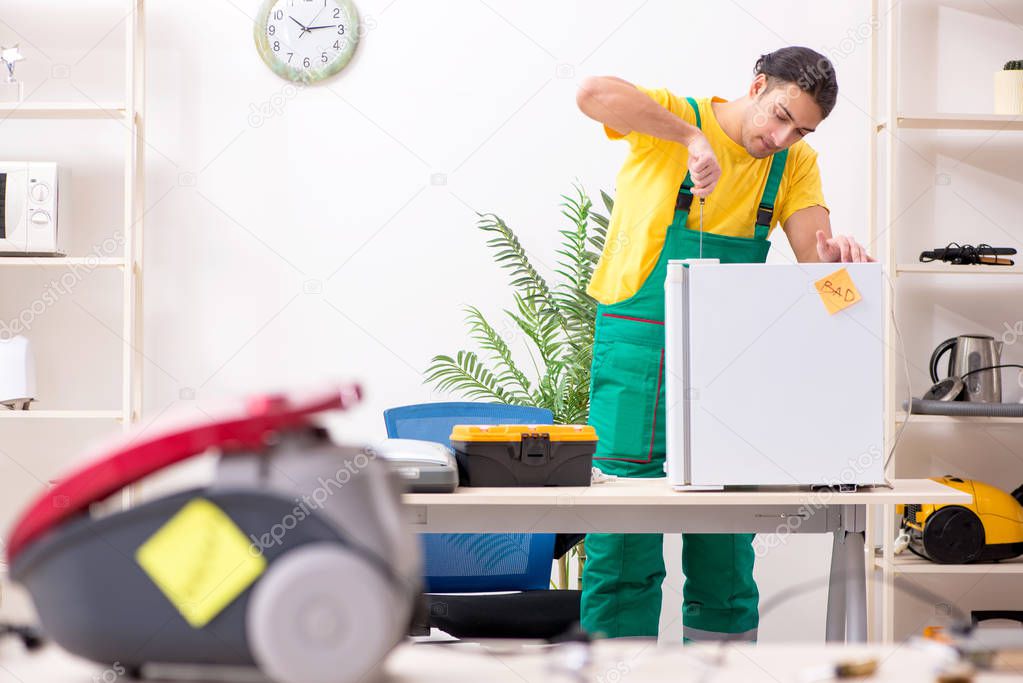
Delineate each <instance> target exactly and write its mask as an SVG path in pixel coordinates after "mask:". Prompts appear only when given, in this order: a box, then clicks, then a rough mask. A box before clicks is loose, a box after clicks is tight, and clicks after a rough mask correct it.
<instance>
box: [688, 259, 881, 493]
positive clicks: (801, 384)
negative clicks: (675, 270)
mask: <svg viewBox="0 0 1023 683" xmlns="http://www.w3.org/2000/svg"><path fill="white" fill-rule="evenodd" d="M840 268H846V269H847V270H848V272H849V274H850V276H851V278H852V281H853V282H854V284H855V286H856V288H857V289H858V290H859V292H860V295H861V296H862V299H861V300H860V301H858V302H856V303H855V304H853V305H851V306H849V307H848V308H845V309H844V310H841V311H839V312H837V313H835V314H830V313H829V312H828V311H827V309H826V307H825V305H824V303H823V301H822V300H821V296H820V294H819V293H818V292H817V289H816V287H815V284H814V283H815V282H816V281H817V280H819V279H821V278H824V277H826V276H828V275H831V274H832V273H834V272H835V271H837V270H839V269H840ZM686 279H687V280H688V286H687V287H686V288H684V289H683V296H685V298H686V301H685V303H684V304H683V306H682V309H683V310H684V320H683V323H682V324H683V325H684V329H683V330H681V335H680V336H682V337H683V338H684V339H685V342H686V343H685V344H683V345H682V348H680V347H679V346H678V343H677V338H678V336H679V331H676V332H675V333H674V338H675V340H676V341H675V342H673V343H674V344H675V345H674V346H673V347H672V348H671V350H670V352H671V354H674V356H675V357H676V358H677V357H680V356H681V358H682V366H681V367H682V382H681V383H679V382H676V383H675V384H676V386H675V389H676V394H674V395H673V397H672V399H670V400H669V401H668V403H669V406H670V405H672V403H674V402H676V401H681V402H682V405H683V406H684V409H685V410H687V411H688V416H687V417H688V429H687V430H685V431H684V434H683V439H682V440H683V442H684V447H685V449H686V451H687V452H688V458H686V456H685V455H684V454H683V457H682V461H683V463H686V461H688V462H687V463H686V464H687V466H686V467H685V469H686V470H687V474H688V476H685V477H684V478H685V479H686V480H687V481H685V483H686V484H689V485H692V486H766V485H782V486H807V485H837V484H856V485H867V484H882V483H884V471H883V470H884V455H883V451H884V416H883V410H884V403H883V401H884V392H883V359H884V329H883V311H884V299H883V297H884V289H883V280H884V276H883V273H882V271H881V266H880V264H877V263H848V264H833V263H832V264H792V265H788V264H777V265H776V264H717V265H714V264H693V265H691V266H690V267H689V272H688V276H687V278H686ZM676 307H677V306H676ZM678 312H679V311H678V310H676V315H677V314H678ZM685 347H688V348H685ZM679 384H681V387H679V386H677V385H679ZM678 391H681V392H682V393H681V394H678V393H677V392H678ZM679 426H680V425H678V424H677V423H675V424H672V423H669V427H670V428H672V429H677V428H678V427H679ZM669 441H670V442H671V443H672V444H673V445H674V441H672V440H671V439H669ZM677 455H678V454H677V451H676V452H675V453H672V454H671V456H670V459H673V458H677ZM673 483H675V482H673Z"/></svg>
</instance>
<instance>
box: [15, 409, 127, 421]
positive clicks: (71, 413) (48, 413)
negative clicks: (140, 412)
mask: <svg viewBox="0 0 1023 683" xmlns="http://www.w3.org/2000/svg"><path fill="white" fill-rule="evenodd" d="M122 416H123V413H122V412H121V411H120V410H0V419H3V420H120V419H121V417H122Z"/></svg>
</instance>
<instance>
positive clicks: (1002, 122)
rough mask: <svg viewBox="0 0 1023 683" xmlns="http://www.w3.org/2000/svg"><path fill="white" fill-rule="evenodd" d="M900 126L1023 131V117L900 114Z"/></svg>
mask: <svg viewBox="0 0 1023 683" xmlns="http://www.w3.org/2000/svg"><path fill="white" fill-rule="evenodd" d="M898 126H899V128H909V129H916V130H994V131H999V130H1005V131H1009V130H1023V115H1005V114H927V115H910V114H899V119H898Z"/></svg>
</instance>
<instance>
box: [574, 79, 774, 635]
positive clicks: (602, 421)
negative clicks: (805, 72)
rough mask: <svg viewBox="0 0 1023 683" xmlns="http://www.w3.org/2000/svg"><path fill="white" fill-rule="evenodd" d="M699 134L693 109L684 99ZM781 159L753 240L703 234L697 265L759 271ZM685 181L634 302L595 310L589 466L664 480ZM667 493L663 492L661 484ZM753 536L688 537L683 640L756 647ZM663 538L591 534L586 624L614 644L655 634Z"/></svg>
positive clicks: (695, 247) (685, 233)
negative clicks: (674, 263)
mask: <svg viewBox="0 0 1023 683" xmlns="http://www.w3.org/2000/svg"><path fill="white" fill-rule="evenodd" d="M688 101H689V105H690V106H691V107H692V108H693V110H694V111H695V112H696V125H697V126H698V127H702V126H701V121H700V112H699V109H698V107H697V105H696V101H695V100H693V99H692V98H689V100H688ZM787 154H788V153H787V151H784V150H783V151H781V152H778V153H777V154H775V155H774V157H773V158H772V160H771V169H770V173H769V175H768V179H767V183H766V185H765V188H764V194H763V197H762V198H761V202H760V206H759V208H758V211H757V220H756V226H755V228H754V236H753V237H752V238H748V237H731V236H726V235H715V234H711V233H704V234H703V257H704V258H716V259H719V260H720V261H721V262H722V263H763V262H764V261H765V260H766V259H767V252H768V250H769V249H770V247H771V243H770V242H769V241H768V239H767V237H768V233H769V232H770V228H771V224H772V222H773V220H774V201H775V197H776V196H777V193H778V186H779V184H780V182H781V177H782V174H783V173H784V169H785V161H786V158H787ZM692 187H693V183H692V180H691V179H690V177H689V174H688V173H686V177H685V180H684V181H683V182H682V185H681V187H679V191H678V198H677V200H676V203H675V214H674V220H672V222H671V225H669V226H668V227H667V232H666V234H665V239H664V247H663V248H662V249H661V253H660V256H659V258H658V260H657V265H656V266H655V267H654V269H653V271H652V272H651V273H650V275H649V276H648V277H647V279H646V280H645V281H644V283H643V285H642V286H641V287H640V289H639V291H637V292H636V293H635V294H634V295H633V296H631V297H629V298H627V299H625V300H623V301H620V302H617V303H614V304H610V305H598V307H597V317H596V331H595V337H594V344H593V365H592V368H591V383H590V417H589V424H590V425H592V426H593V427H594V428H595V429H596V431H597V435H598V436H599V442H598V444H597V452H596V455H595V456H594V465H596V466H597V467H599V468H600V469H601V470H602V471H604V472H606V473H608V474H616V475H618V476H622V477H640V478H642V477H663V476H664V469H663V465H664V454H665V443H664V439H665V436H664V435H665V430H664V421H665V420H664V413H665V410H664V401H665V396H664V381H663V379H664V279H665V275H666V273H667V267H668V260H669V259H687V258H698V257H699V256H700V234H699V231H698V230H694V229H691V228H687V227H686V219H687V218H688V216H689V209H690V206H691V205H692V202H693V194H692ZM666 485H667V484H666ZM752 542H753V534H684V535H683V548H682V571H683V573H684V574H685V577H686V580H685V585H684V589H683V600H684V605H683V609H682V624H683V637H684V639H685V640H689V641H693V640H755V639H756V629H757V624H758V621H759V613H758V609H757V603H758V600H759V592H758V591H757V584H756V582H755V581H754V580H753V546H752ZM661 543H662V542H661V535H660V534H588V535H587V536H586V566H585V568H584V570H583V593H582V626H583V628H585V629H586V630H587V631H588V632H590V633H597V632H600V633H603V634H604V635H605V636H607V637H610V638H616V637H622V636H656V635H657V625H658V622H659V620H660V611H661V590H660V588H661V582H662V581H663V579H664V576H665V571H664V556H663V551H662V545H661Z"/></svg>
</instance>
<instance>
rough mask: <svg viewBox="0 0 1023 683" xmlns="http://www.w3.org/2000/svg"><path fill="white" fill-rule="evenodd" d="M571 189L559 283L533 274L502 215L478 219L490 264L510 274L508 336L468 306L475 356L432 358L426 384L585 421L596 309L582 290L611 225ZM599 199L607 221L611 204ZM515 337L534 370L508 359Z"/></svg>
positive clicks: (564, 206) (564, 207) (467, 352)
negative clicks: (490, 252)
mask: <svg viewBox="0 0 1023 683" xmlns="http://www.w3.org/2000/svg"><path fill="white" fill-rule="evenodd" d="M574 190H575V192H574V194H573V195H562V201H561V203H560V206H561V214H562V215H563V216H564V217H565V218H566V219H568V226H567V228H565V229H562V230H560V231H559V233H560V235H561V243H560V245H559V248H558V249H557V252H556V253H557V255H558V261H557V266H558V267H557V269H556V272H557V274H558V275H559V276H560V277H559V281H558V282H556V283H554V284H550V283H548V282H547V280H546V279H545V278H544V277H543V276H542V275H541V274H540V273H539V272H538V271H537V269H536V267H535V266H534V265H533V263H532V262H531V261H530V258H529V256H528V255H527V253H526V250H525V249H524V248H523V247H522V244H521V242H520V241H519V238H518V236H517V235H516V234H515V232H514V230H512V229H511V228H510V227H509V226H508V225H507V223H505V221H504V220H503V219H502V218H501V217H500V216H497V215H496V214H493V213H485V214H478V215H479V221H478V224H477V227H478V228H479V229H480V230H482V231H484V232H486V233H489V234H491V235H492V237H491V238H490V239H489V240H488V241H487V245H488V246H490V247H491V248H492V249H493V250H494V260H495V262H496V263H497V264H498V265H500V266H501V267H502V268H504V269H506V270H508V271H509V272H510V275H511V285H512V300H513V302H514V308H513V309H506V310H505V311H504V313H505V315H506V316H507V324H506V325H504V326H502V327H501V328H500V330H509V331H510V332H509V331H499V327H498V326H497V325H494V324H492V323H491V322H490V321H488V320H487V319H486V317H485V316H484V315H483V313H482V312H481V311H480V310H479V309H478V308H477V307H475V306H468V307H466V308H465V314H466V325H467V327H468V331H469V337H470V339H471V340H472V341H473V342H475V344H476V346H477V347H478V351H477V350H473V349H463V350H461V351H458V352H457V353H455V354H453V355H437V356H434V357H433V359H432V360H431V365H430V367H429V369H428V370H427V371H426V380H425V381H426V383H432V384H434V385H435V386H436V387H437V388H439V389H441V390H443V391H454V392H456V393H459V394H461V395H462V396H464V397H465V398H467V399H471V400H480V401H487V402H499V403H508V404H512V405H523V406H536V407H541V408H547V409H549V410H550V411H551V412H552V413H554V422H555V423H556V424H583V423H585V422H586V418H587V416H588V415H589V395H590V362H591V359H592V352H593V321H594V316H595V313H596V309H597V302H596V301H595V300H594V299H592V298H591V297H590V296H589V295H588V294H587V293H586V287H587V285H589V282H590V277H591V276H592V275H593V268H594V266H595V265H596V263H597V259H598V258H599V257H600V253H601V252H602V251H603V249H604V240H605V238H606V235H607V226H608V219H607V217H606V216H603V215H601V214H599V213H597V212H595V211H594V210H593V203H592V202H591V200H590V198H589V197H588V196H587V195H586V193H585V192H584V191H583V190H582V188H581V187H580V186H579V185H578V184H577V185H575V187H574ZM600 194H601V198H602V200H603V203H604V206H605V207H606V208H607V211H608V215H610V212H611V208H612V199H611V197H609V196H608V195H607V194H606V193H605V192H601V193H600ZM512 334H515V336H516V337H518V336H519V335H521V338H522V339H524V340H525V343H526V351H527V353H528V355H529V357H530V360H531V365H532V368H529V369H523V368H522V367H520V365H519V363H517V362H516V360H515V359H514V358H513V354H512V345H511V342H510V339H509V337H511V335H512ZM481 354H482V355H483V356H485V358H484V357H481ZM530 370H531V372H530Z"/></svg>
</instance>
